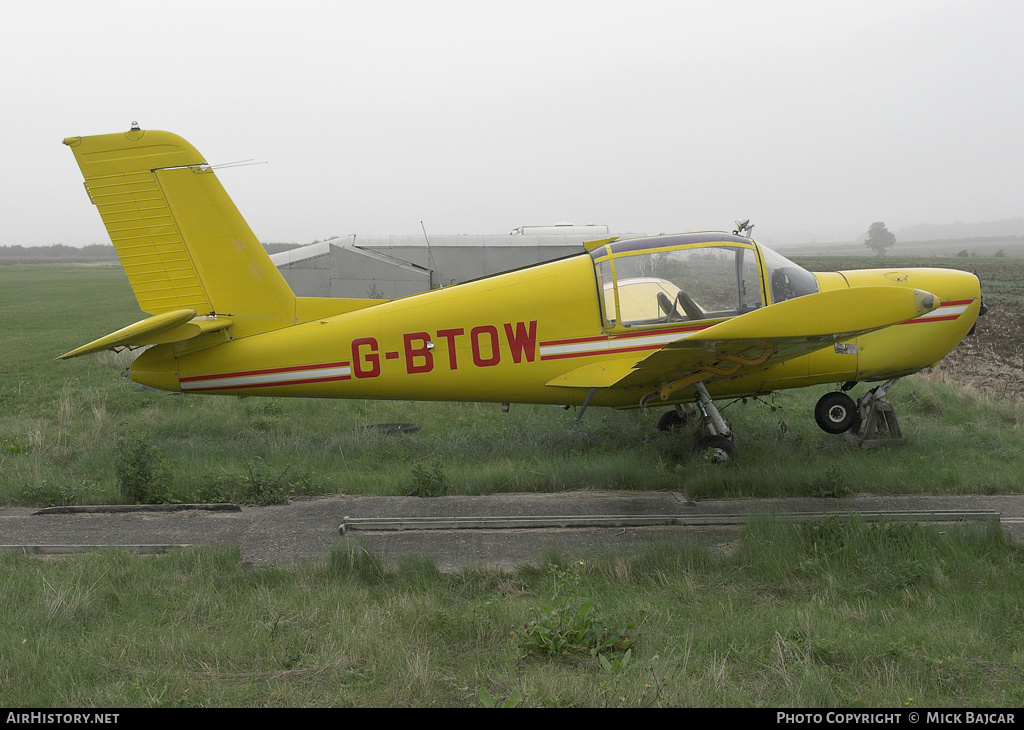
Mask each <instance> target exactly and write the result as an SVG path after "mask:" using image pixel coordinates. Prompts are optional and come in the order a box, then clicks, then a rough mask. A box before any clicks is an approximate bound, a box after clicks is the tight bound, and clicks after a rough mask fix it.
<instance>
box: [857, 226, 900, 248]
mask: <svg viewBox="0 0 1024 730" xmlns="http://www.w3.org/2000/svg"><path fill="white" fill-rule="evenodd" d="M864 245H865V246H867V247H868V248H870V249H871V250H872V251H874V252H875V253H877V254H878V255H879V256H885V252H886V251H888V250H889V249H890V248H892V247H893V246H895V245H896V236H894V235H893V234H892V233H891V232H890V231H889V229H888V228H886V227H885V224H884V223H882V222H881V221H879V222H878V223H872V224H871V228H869V229H868V240H866V241H865V242H864Z"/></svg>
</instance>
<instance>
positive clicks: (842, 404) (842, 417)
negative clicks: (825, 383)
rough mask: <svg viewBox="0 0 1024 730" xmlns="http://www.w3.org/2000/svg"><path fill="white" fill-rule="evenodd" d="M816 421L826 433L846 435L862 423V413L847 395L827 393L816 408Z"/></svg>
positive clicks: (836, 392)
mask: <svg viewBox="0 0 1024 730" xmlns="http://www.w3.org/2000/svg"><path fill="white" fill-rule="evenodd" d="M814 420H815V422H816V423H817V424H818V427H819V428H820V429H821V430H822V431H824V432H825V433H832V434H839V433H846V432H847V431H849V430H850V429H851V428H853V427H854V426H856V425H857V424H858V423H859V422H860V412H859V410H858V408H857V404H856V403H854V402H853V398H851V397H850V396H848V395H847V394H846V393H842V392H840V391H835V392H834V393H826V394H825V395H823V396H821V398H819V399H818V403H817V405H816V406H814Z"/></svg>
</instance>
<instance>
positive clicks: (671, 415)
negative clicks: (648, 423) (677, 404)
mask: <svg viewBox="0 0 1024 730" xmlns="http://www.w3.org/2000/svg"><path fill="white" fill-rule="evenodd" d="M685 425H686V417H685V416H684V415H683V414H682V413H680V412H679V411H677V410H675V409H673V410H671V411H665V412H664V413H662V414H661V415H660V416H659V417H658V430H659V431H675V430H676V429H679V428H682V427H683V426H685Z"/></svg>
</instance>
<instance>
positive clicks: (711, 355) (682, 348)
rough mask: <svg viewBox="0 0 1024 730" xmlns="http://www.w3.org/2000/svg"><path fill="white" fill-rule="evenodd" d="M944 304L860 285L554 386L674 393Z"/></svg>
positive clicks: (757, 313) (691, 336) (783, 305)
mask: <svg viewBox="0 0 1024 730" xmlns="http://www.w3.org/2000/svg"><path fill="white" fill-rule="evenodd" d="M938 305H939V301H938V298H937V297H935V296H934V295H932V294H930V293H928V292H925V291H921V290H919V289H907V288H903V287H888V286H880V287H855V288H851V289H835V290H832V291H825V292H820V293H817V294H809V295H807V296H803V297H798V298H796V299H790V300H787V301H785V302H780V303H779V304H773V305H771V306H768V307H763V308H761V309H756V310H754V311H752V312H748V313H747V314H743V315H740V316H737V317H733V318H731V319H727V320H725V321H723V322H719V323H718V324H715V325H712V326H710V327H707V328H705V329H703V330H698V331H695V332H692V333H687V334H685V335H683V336H682V337H680V338H678V339H676V340H673V341H671V342H669V343H668V344H666V345H665V346H664V347H662V348H661V349H660V350H657V351H655V352H653V353H651V354H649V355H647V356H646V357H644V358H642V359H639V360H638V359H636V357H635V356H633V357H625V358H616V359H612V360H606V361H603V362H598V363H591V364H588V365H584V366H583V367H581V368H577V369H575V370H572V371H569V372H567V373H564V374H563V375H560V376H559V377H557V378H555V379H554V380H552V381H550V382H549V383H548V385H555V386H562V387H574V388H611V387H627V386H638V385H651V386H653V387H654V388H656V389H658V390H659V391H660V392H661V395H662V397H663V398H666V399H667V398H668V396H669V395H670V394H671V392H673V391H675V390H678V389H679V388H683V387H686V386H688V385H692V384H694V383H696V382H710V381H714V380H721V379H725V378H734V377H740V376H743V375H747V374H749V373H751V372H755V371H757V370H761V369H765V368H767V367H770V366H771V365H774V364H776V363H779V362H782V361H785V360H790V359H792V358H795V357H800V356H802V355H807V354H810V353H812V352H815V351H816V350H820V349H823V348H826V347H831V346H832V345H833V344H834V343H836V342H842V341H844V340H849V339H852V338H854V337H858V336H860V335H862V334H866V333H868V332H873V331H875V330H879V329H882V328H884V327H889V326H891V325H894V324H898V323H900V322H905V321H906V320H908V319H913V318H915V317H919V316H921V315H922V314H924V313H926V312H930V311H932V310H933V309H935V308H936V307H937V306H938Z"/></svg>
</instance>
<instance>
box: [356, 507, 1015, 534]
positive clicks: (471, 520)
mask: <svg viewBox="0 0 1024 730" xmlns="http://www.w3.org/2000/svg"><path fill="white" fill-rule="evenodd" d="M850 515H857V516H858V517H859V518H860V519H862V520H864V521H866V522H883V521H886V520H893V521H903V522H987V521H995V522H998V521H999V520H1000V513H999V512H996V511H994V510H924V511H921V510H891V511H845V512H842V511H836V512H781V513H774V514H771V515H770V516H771V517H772V518H773V519H776V520H784V521H787V522H800V521H803V520H824V519H827V518H829V517H845V516H850ZM761 516H763V515H759V514H751V513H744V514H705V515H556V516H551V515H543V516H521V517H512V516H494V517H348V516H346V517H345V520H344V522H342V524H341V526H340V527H339V528H338V531H339V532H340V533H341V534H342V535H344V534H345V533H346V532H348V531H350V530H353V531H366V532H371V531H396V530H465V529H477V530H501V529H579V528H587V527H619V528H623V527H705V526H712V525H726V526H727V525H743V524H746V523H747V522H749V521H750V520H752V519H757V518H758V517H761Z"/></svg>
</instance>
